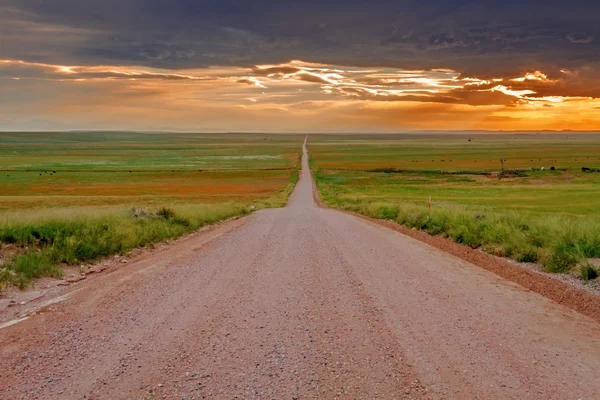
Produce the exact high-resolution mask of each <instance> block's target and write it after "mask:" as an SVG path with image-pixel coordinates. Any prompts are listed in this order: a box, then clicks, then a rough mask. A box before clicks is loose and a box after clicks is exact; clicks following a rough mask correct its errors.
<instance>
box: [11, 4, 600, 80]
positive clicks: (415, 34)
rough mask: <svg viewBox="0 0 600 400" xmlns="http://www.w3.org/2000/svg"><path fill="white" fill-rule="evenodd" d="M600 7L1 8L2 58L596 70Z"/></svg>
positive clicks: (483, 71) (495, 71) (474, 71)
mask: <svg viewBox="0 0 600 400" xmlns="http://www.w3.org/2000/svg"><path fill="white" fill-rule="evenodd" d="M598 15H600V2H598V1H596V0H574V1H570V2H564V1H557V0H547V1H539V0H532V1H527V2H525V1H515V0H505V1H500V0H480V1H474V0H473V1H471V0H461V1H459V0H432V1H428V2H423V1H413V0H410V1H391V0H389V1H388V0H380V1H356V0H345V1H341V0H321V1H316V0H309V1H301V2H300V1H285V0H281V1H273V0H255V1H252V2H242V1H239V0H235V1H233V0H219V1H209V0H205V1H193V0H175V1H173V0H169V1H167V0H151V1H142V0H120V1H116V0H104V1H92V0H89V1H81V0H54V1H44V0H0V34H1V35H2V37H3V44H2V50H1V51H2V57H1V58H10V59H23V60H26V61H37V62H47V63H53V64H63V65H65V64H77V65H79V64H86V65H93V64H111V65H112V64H129V65H134V64H135V65H143V66H149V67H161V68H173V69H177V68H191V67H200V66H206V65H215V64H220V65H243V66H253V65H256V64H265V63H280V62H283V61H286V60H289V59H302V60H307V61H314V62H323V63H328V64H338V65H339V64H342V65H361V66H369V65H377V66H392V67H401V68H418V69H421V68H425V69H427V68H453V69H455V70H457V71H459V72H463V74H464V75H465V76H469V75H477V76H498V75H505V74H510V73H518V72H523V71H525V70H531V69H540V70H542V69H547V70H548V73H549V74H550V73H558V70H559V69H560V68H578V67H582V66H593V67H597V66H598V63H600V41H598V40H594V38H597V37H600V25H599V24H598V23H597V16H598Z"/></svg>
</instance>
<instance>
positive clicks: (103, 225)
mask: <svg viewBox="0 0 600 400" xmlns="http://www.w3.org/2000/svg"><path fill="white" fill-rule="evenodd" d="M302 140H303V137H301V136H290V135H287V136H283V135H259V134H219V135H202V134H141V133H113V132H109V133H100V132H91V133H83V132H82V133H72V132H70V133H0V170H2V171H1V172H0V187H1V188H2V189H1V191H0V257H1V258H0V260H3V261H2V262H3V265H4V266H3V269H2V270H1V271H0V284H1V283H2V282H12V283H16V284H18V285H19V286H25V285H27V284H28V283H29V282H30V280H31V279H33V278H38V277H41V276H46V275H52V276H60V273H61V268H60V265H61V264H63V263H65V264H76V263H80V262H85V261H91V260H94V259H97V258H99V257H103V256H107V255H110V254H115V253H125V252H127V251H129V250H131V249H132V248H135V247H139V246H144V245H148V244H152V243H156V242H158V241H161V240H164V239H167V238H174V237H177V236H180V235H182V234H184V233H186V232H190V231H192V230H195V229H198V228H199V227H201V226H203V225H205V224H208V223H213V222H216V221H219V220H222V219H225V218H228V217H232V216H236V215H242V214H245V213H248V212H250V211H251V209H259V208H263V207H278V206H282V205H283V204H285V201H286V199H287V197H288V195H289V194H290V193H291V190H292V189H293V187H294V184H295V182H296V181H297V176H298V171H297V168H298V160H299V155H300V149H301V143H302ZM250 207H252V208H250ZM132 209H136V210H137V211H135V212H132V211H131V210H132ZM161 210H162V211H161Z"/></svg>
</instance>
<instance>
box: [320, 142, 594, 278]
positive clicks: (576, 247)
mask: <svg viewBox="0 0 600 400" xmlns="http://www.w3.org/2000/svg"><path fill="white" fill-rule="evenodd" d="M469 138H470V137H469V136H466V135H449V136H443V137H441V136H440V135H437V136H428V135H421V136H414V135H413V136H393V135H388V136H385V137H382V136H375V135H373V136H368V135H361V136H344V137H342V136H323V137H322V136H313V137H311V140H310V151H311V162H312V166H313V169H314V170H315V178H316V181H317V185H318V187H319V190H320V192H321V196H322V198H323V200H324V201H325V202H326V203H327V204H329V205H332V206H335V207H339V208H341V209H346V210H351V211H356V212H359V213H363V214H366V215H369V216H373V217H377V218H383V219H393V220H396V221H397V222H399V223H401V224H405V225H408V226H410V227H414V228H418V229H422V230H425V231H427V232H429V233H432V234H442V235H446V236H448V237H450V238H452V239H453V240H455V241H457V242H459V243H464V244H467V245H470V246H472V247H481V248H482V249H484V250H486V251H488V252H490V253H493V254H497V255H502V256H508V257H512V258H515V259H517V260H520V261H539V262H541V263H542V264H543V265H544V266H545V267H546V269H547V270H549V271H553V272H567V271H573V272H579V268H581V267H587V266H588V263H587V261H586V260H587V259H590V258H591V259H593V258H598V257H600V207H599V204H600V202H599V199H600V173H597V172H582V167H585V168H591V169H597V168H599V167H600V158H599V155H600V136H597V135H569V136H565V135H488V136H482V135H478V136H471V141H468V139H469ZM500 159H506V160H507V161H505V166H504V168H505V170H506V171H505V174H504V175H503V176H500V174H499V172H500V171H501V164H500V161H499V160H500ZM542 167H543V168H544V170H542ZM551 167H554V170H550V168H551ZM383 171H386V172H383ZM430 197H431V199H432V208H431V210H429V207H428V201H429V198H430ZM578 264H579V265H578ZM583 270H584V271H589V269H588V268H584V269H583Z"/></svg>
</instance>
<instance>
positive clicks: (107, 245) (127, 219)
mask: <svg viewBox="0 0 600 400" xmlns="http://www.w3.org/2000/svg"><path fill="white" fill-rule="evenodd" d="M250 211H251V210H250V208H248V207H247V206H245V205H241V204H236V203H226V204H210V205H194V206H175V207H173V208H166V207H165V208H161V209H159V210H157V211H156V212H150V211H147V210H144V209H140V208H137V209H132V210H131V211H129V212H127V211H124V212H118V213H115V214H112V215H105V216H101V217H94V216H93V215H92V216H86V217H84V216H78V217H75V218H72V219H48V220H40V221H35V222H25V223H22V222H16V221H13V222H10V221H7V222H6V223H4V224H2V226H0V242H2V243H5V244H12V245H14V246H16V247H17V249H18V251H17V254H16V255H14V256H13V257H11V258H9V259H8V260H6V261H5V262H4V265H3V266H2V268H1V269H0V283H2V284H14V285H16V286H18V287H20V288H24V287H26V286H27V285H28V284H29V283H30V282H31V280H33V279H36V278H40V277H43V276H53V277H57V278H58V277H60V276H61V274H62V268H61V264H69V265H73V264H77V263H82V262H90V261H94V260H97V259H99V258H102V257H106V256H109V255H113V254H124V253H126V252H128V251H129V250H131V249H134V248H136V247H143V246H147V245H151V244H154V243H157V242H160V241H163V240H166V239H172V238H176V237H178V236H181V235H183V234H186V233H189V232H192V231H194V230H196V229H199V228H201V227H203V226H205V225H208V224H211V223H215V222H218V221H221V220H223V219H226V218H229V217H233V216H238V215H245V214H247V213H249V212H250Z"/></svg>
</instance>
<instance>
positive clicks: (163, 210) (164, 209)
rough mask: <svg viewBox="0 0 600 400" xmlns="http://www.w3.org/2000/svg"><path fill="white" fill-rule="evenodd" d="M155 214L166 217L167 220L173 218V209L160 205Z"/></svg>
mask: <svg viewBox="0 0 600 400" xmlns="http://www.w3.org/2000/svg"><path fill="white" fill-rule="evenodd" d="M156 215H157V216H159V217H162V218H164V219H166V220H167V221H168V220H170V219H173V218H175V211H173V210H172V209H170V208H168V207H162V208H161V209H160V210H158V211H157V212H156Z"/></svg>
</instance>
